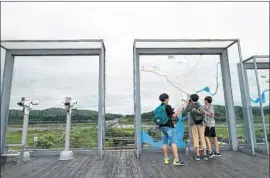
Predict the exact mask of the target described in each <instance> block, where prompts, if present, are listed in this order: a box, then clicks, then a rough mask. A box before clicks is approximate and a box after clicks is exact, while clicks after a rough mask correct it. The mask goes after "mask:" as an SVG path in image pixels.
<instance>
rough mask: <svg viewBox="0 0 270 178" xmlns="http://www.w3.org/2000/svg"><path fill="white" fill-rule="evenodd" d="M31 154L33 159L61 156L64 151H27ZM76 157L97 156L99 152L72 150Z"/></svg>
mask: <svg viewBox="0 0 270 178" xmlns="http://www.w3.org/2000/svg"><path fill="white" fill-rule="evenodd" d="M27 151H29V152H30V155H31V157H40V156H60V153H61V152H62V151H63V150H42V149H41V150H27ZM70 151H73V153H74V155H75V156H76V155H78V154H80V155H89V156H90V155H95V154H97V153H98V151H97V150H80V149H74V150H73V149H71V150H70Z"/></svg>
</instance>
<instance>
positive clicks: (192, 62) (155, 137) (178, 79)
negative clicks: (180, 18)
mask: <svg viewBox="0 0 270 178" xmlns="http://www.w3.org/2000/svg"><path fill="white" fill-rule="evenodd" d="M168 58H169V59H170V60H168ZM205 61H207V63H206V62H205ZM219 61H220V57H219V56H209V55H208V56H207V55H205V56H204V55H202V56H199V55H187V56H183V55H182V56H180V55H177V56H141V57H140V70H141V71H140V77H141V79H140V80H141V89H140V90H141V107H142V113H141V114H142V115H141V116H142V130H143V133H142V135H143V138H142V141H143V143H144V144H143V145H144V147H145V148H149V147H158V148H159V147H160V146H161V145H162V141H161V133H160V130H159V129H157V127H155V126H154V123H153V110H154V109H155V108H156V107H157V106H159V104H160V101H159V99H158V98H159V95H160V94H161V93H164V92H165V93H167V94H168V95H169V97H170V101H169V104H170V105H171V106H172V107H173V108H175V109H176V110H178V109H179V108H180V107H181V106H182V104H183V101H182V100H187V95H186V93H188V94H192V93H197V94H198V95H199V97H200V99H199V103H200V104H201V105H204V98H205V97H206V96H212V98H213V103H212V104H213V105H214V110H215V121H216V132H217V136H218V139H219V143H220V146H228V144H229V139H228V138H229V137H228V124H227V118H226V112H225V103H224V93H223V84H222V83H223V82H222V79H221V71H220V63H219ZM182 119H183V118H182ZM182 119H180V121H178V122H177V121H175V124H176V130H177V132H178V137H177V138H178V139H182V141H180V140H179V145H178V146H179V147H185V144H186V143H188V141H187V140H190V139H191V138H189V127H188V121H187V118H186V117H185V118H184V120H182Z"/></svg>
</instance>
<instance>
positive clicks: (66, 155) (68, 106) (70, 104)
mask: <svg viewBox="0 0 270 178" xmlns="http://www.w3.org/2000/svg"><path fill="white" fill-rule="evenodd" d="M63 105H64V109H65V110H66V112H67V121H66V139H65V150H64V151H62V152H61V153H60V159H59V160H70V159H73V152H72V151H71V150H69V145H70V126H71V112H72V109H76V107H77V101H71V97H66V98H65V101H64V102H63Z"/></svg>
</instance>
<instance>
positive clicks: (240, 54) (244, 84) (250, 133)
mask: <svg viewBox="0 0 270 178" xmlns="http://www.w3.org/2000/svg"><path fill="white" fill-rule="evenodd" d="M237 48H238V53H239V60H240V63H239V64H240V69H241V70H240V71H241V75H242V76H245V75H244V66H243V57H242V49H241V45H240V40H238V42H237ZM247 86H248V85H247V84H246V80H245V78H244V80H243V88H246V87H247ZM245 93H246V92H245ZM249 97H250V96H246V98H249ZM247 111H248V108H247ZM248 114H252V113H249V112H248ZM247 119H248V123H249V124H248V127H249V137H250V138H251V139H250V142H251V150H252V154H253V155H255V149H254V140H253V138H254V137H253V134H254V128H251V122H252V121H251V120H250V117H248V118H247Z"/></svg>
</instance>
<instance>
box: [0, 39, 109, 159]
mask: <svg viewBox="0 0 270 178" xmlns="http://www.w3.org/2000/svg"><path fill="white" fill-rule="evenodd" d="M18 43H19V44H20V46H24V45H26V46H27V44H28V45H29V44H30V43H32V44H34V43H39V44H40V43H42V44H46V45H47V47H46V48H44V47H40V48H39V47H38V46H33V45H32V46H33V47H31V48H28V49H27V47H25V48H24V47H22V48H21V47H20V48H18V45H17V47H16V45H14V46H15V47H12V44H18ZM52 43H54V44H55V43H58V45H59V47H51V44H52ZM79 43H87V44H91V43H98V44H100V45H98V47H91V46H89V47H88V46H84V47H82V46H80V45H78V44H79ZM5 44H9V45H5ZM67 44H69V45H70V44H71V45H70V46H71V47H63V46H65V45H67ZM46 45H45V46H46ZM7 46H11V47H7ZM1 48H3V49H5V50H6V56H5V65H4V73H3V83H2V90H1V145H0V148H1V155H2V154H3V153H4V147H5V142H6V131H7V126H8V114H9V102H10V92H11V83H12V76H13V66H14V58H15V57H16V56H71V55H72V56H99V80H98V81H99V84H98V88H99V89H98V95H99V97H98V103H99V104H98V154H99V157H100V158H101V159H102V157H103V142H104V138H103V137H104V122H105V50H106V49H105V45H104V42H103V40H83V39H80V40H4V41H1Z"/></svg>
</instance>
